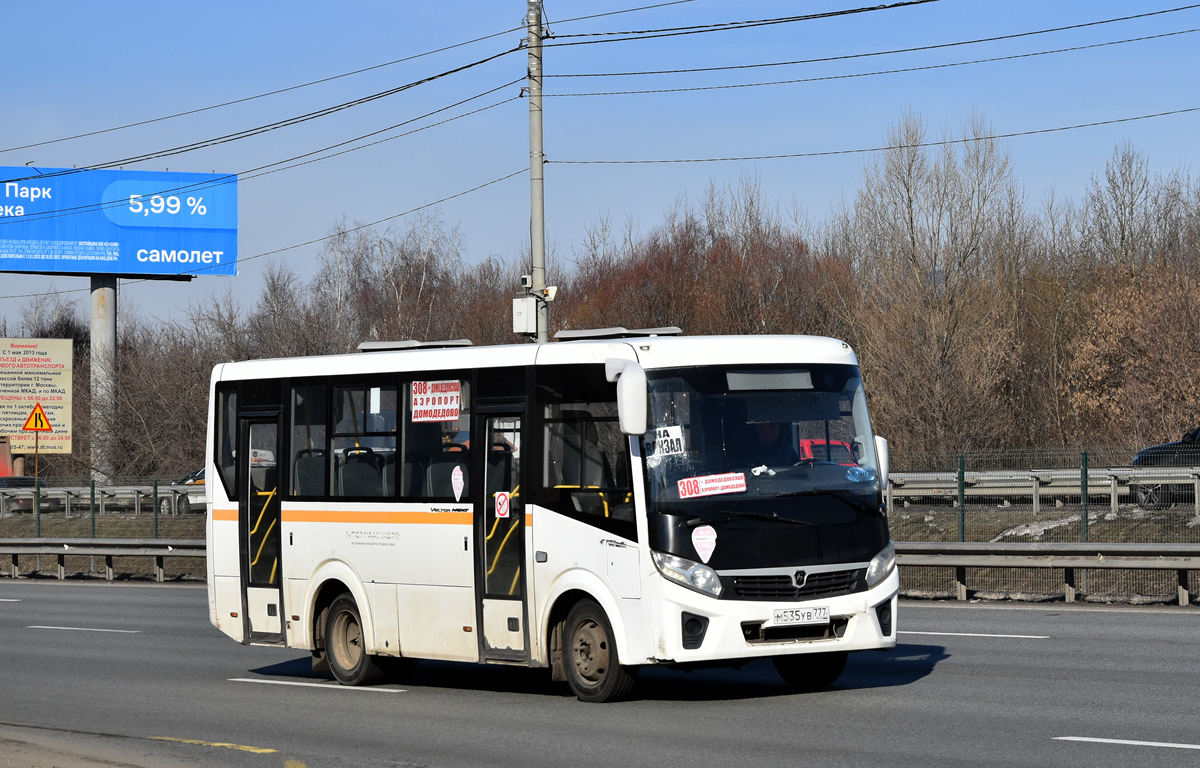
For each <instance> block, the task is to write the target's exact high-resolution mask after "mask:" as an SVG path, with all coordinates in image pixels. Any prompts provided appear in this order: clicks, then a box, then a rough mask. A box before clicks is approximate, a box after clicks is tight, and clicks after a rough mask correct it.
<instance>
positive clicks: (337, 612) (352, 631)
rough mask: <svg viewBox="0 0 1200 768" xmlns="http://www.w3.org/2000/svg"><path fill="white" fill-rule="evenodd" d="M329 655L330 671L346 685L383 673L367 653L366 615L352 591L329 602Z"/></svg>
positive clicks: (366, 682)
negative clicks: (363, 613)
mask: <svg viewBox="0 0 1200 768" xmlns="http://www.w3.org/2000/svg"><path fill="white" fill-rule="evenodd" d="M325 658H326V660H327V661H328V662H329V671H330V672H332V673H333V676H334V677H335V678H336V679H337V681H338V682H339V683H341V684H342V685H366V684H368V683H373V682H375V681H376V680H378V679H379V677H380V672H379V667H378V666H377V665H376V664H375V660H374V658H373V657H372V656H371V655H370V654H369V653H367V647H366V638H365V637H364V636H363V627H362V615H361V614H360V613H359V612H358V605H357V604H356V603H355V602H354V598H353V597H351V596H350V595H349V594H342V595H338V596H337V598H335V599H334V601H333V603H331V604H330V606H329V616H328V618H327V619H326V623H325Z"/></svg>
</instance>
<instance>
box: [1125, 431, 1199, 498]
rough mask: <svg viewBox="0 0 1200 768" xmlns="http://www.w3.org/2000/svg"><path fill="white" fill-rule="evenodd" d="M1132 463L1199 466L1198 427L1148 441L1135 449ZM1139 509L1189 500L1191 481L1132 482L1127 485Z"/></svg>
mask: <svg viewBox="0 0 1200 768" xmlns="http://www.w3.org/2000/svg"><path fill="white" fill-rule="evenodd" d="M1130 465H1131V466H1133V467H1142V468H1145V467H1200V427H1197V428H1196V429H1193V430H1191V431H1190V432H1185V433H1184V435H1183V437H1181V438H1180V439H1179V440H1177V441H1176V442H1173V443H1163V444H1161V445H1152V446H1150V447H1149V448H1145V449H1143V450H1141V451H1138V453H1137V455H1136V456H1134V457H1133V461H1131V462H1130ZM1130 491H1131V492H1132V495H1133V497H1134V498H1135V499H1137V504H1138V506H1139V507H1141V508H1142V509H1164V508H1166V507H1169V506H1170V505H1171V504H1173V503H1174V502H1177V501H1193V500H1194V491H1193V484H1192V483H1187V484H1175V483H1136V484H1133V485H1132V486H1131V488H1130Z"/></svg>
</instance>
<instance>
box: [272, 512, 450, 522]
mask: <svg viewBox="0 0 1200 768" xmlns="http://www.w3.org/2000/svg"><path fill="white" fill-rule="evenodd" d="M471 520H472V515H471V513H470V512H366V511H353V512H343V511H333V510H326V509H285V510H283V521H284V522H285V523H378V524H383V525H394V524H397V523H408V524H417V525H470V524H471Z"/></svg>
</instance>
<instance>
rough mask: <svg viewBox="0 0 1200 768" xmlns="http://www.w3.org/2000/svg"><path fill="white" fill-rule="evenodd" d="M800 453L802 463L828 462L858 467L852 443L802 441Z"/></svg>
mask: <svg viewBox="0 0 1200 768" xmlns="http://www.w3.org/2000/svg"><path fill="white" fill-rule="evenodd" d="M799 451H800V461H828V462H832V463H834V464H844V465H845V466H847V467H854V466H858V462H857V461H855V460H854V450H853V449H852V448H851V447H850V443H847V442H843V441H841V440H830V441H828V442H826V441H825V440H801V441H800V443H799Z"/></svg>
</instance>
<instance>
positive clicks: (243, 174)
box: [0, 77, 524, 231]
mask: <svg viewBox="0 0 1200 768" xmlns="http://www.w3.org/2000/svg"><path fill="white" fill-rule="evenodd" d="M522 80H524V78H523V77H522V78H518V79H517V80H512V81H510V82H507V83H504V84H503V85H499V86H497V87H495V88H492V89H490V90H487V91H483V92H482V93H478V94H476V95H474V96H471V97H469V98H466V99H462V100H461V101H457V102H455V103H454V104H448V105H447V106H444V107H441V108H439V109H435V110H433V111H431V112H426V113H425V114H423V115H418V116H417V117H413V118H409V119H408V120H404V121H402V122H399V123H396V124H395V125H390V126H388V127H386V128H381V129H379V130H376V131H371V132H370V133H366V134H363V135H361V136H356V137H354V138H352V139H347V140H345V141H341V142H338V143H336V144H331V145H329V146H326V147H322V148H320V149H316V150H313V151H311V152H305V153H303V154H300V155H294V156H292V157H288V158H284V159H283V160H277V161H275V162H273V163H267V164H266V165H260V166H257V167H255V168H248V169H246V170H243V171H238V172H237V173H235V174H228V175H224V176H221V177H220V178H217V179H209V180H206V181H199V182H196V183H194V184H185V185H183V186H181V187H173V188H169V189H163V190H160V191H159V192H157V193H155V194H157V195H175V194H181V193H185V192H199V191H203V190H205V189H212V188H214V187H220V186H224V185H226V184H232V183H235V182H239V181H244V180H247V179H254V178H258V177H260V176H267V175H270V174H272V173H278V172H279V171H284V170H288V169H291V168H297V167H299V166H302V165H308V164H310V163H315V162H318V161H320V160H327V159H329V158H332V157H337V156H339V155H344V154H349V153H350V152H355V151H357V150H360V149H366V148H367V147H372V146H375V145H377V144H382V143H384V142H387V141H392V140H393V139H399V138H402V137H404V136H411V135H412V134H414V133H420V132H421V131H425V130H428V129H430V128H435V127H437V126H439V125H445V124H446V123H450V122H453V121H455V120H460V119H462V118H464V117H469V116H471V115H475V114H478V113H480V112H483V111H486V110H488V109H492V108H494V107H498V106H500V105H501V104H507V103H508V102H510V101H515V100H517V99H518V98H520V97H519V96H513V97H511V98H508V99H504V100H503V101H499V102H496V103H494V104H491V105H489V106H486V107H481V108H480V109H476V110H472V111H471V112H465V113H463V114H461V115H456V116H454V117H451V118H448V119H446V120H442V121H440V122H437V123H431V124H430V125H426V126H422V127H420V128H417V129H415V130H412V131H407V132H405V133H401V134H397V135H396V136H389V137H388V138H385V139H380V140H379V141H374V142H371V143H369V144H363V145H362V146H358V147H352V148H350V149H346V150H342V151H341V152H335V153H333V154H330V155H326V156H324V157H317V158H313V159H311V160H306V161H304V162H301V163H294V161H296V160H302V159H304V158H306V157H311V156H312V155H317V154H320V153H322V152H328V151H329V150H332V149H337V148H338V147H344V146H346V145H347V144H353V143H354V142H356V141H362V140H363V139H368V138H370V137H372V136H378V135H379V134H381V133H387V132H388V131H392V130H395V129H396V128H401V127H403V126H405V125H410V124H412V123H415V122H417V121H418V120H424V119H425V118H427V117H432V116H433V115H436V114H439V113H441V112H445V111H446V110H449V109H453V108H455V107H459V106H462V105H463V104H466V103H468V102H471V101H474V100H476V99H479V98H482V97H484V96H488V95H490V94H492V93H495V92H496V91H499V90H502V89H504V88H507V87H509V86H511V85H515V84H516V83H519V82H521V81H522ZM287 163H293V164H292V165H286V164H287ZM276 166H283V167H276ZM268 168H272V169H273V170H266V169H268ZM258 171H262V172H261V173H258ZM247 174H250V175H247ZM40 178H45V176H43V177H40ZM125 205H127V201H126V200H124V199H121V200H112V201H109V202H107V203H104V202H101V203H89V204H87V205H80V206H75V207H72V208H58V209H55V210H52V211H44V212H39V213H33V214H29V215H26V216H24V217H22V218H20V219H18V218H5V219H0V226H4V225H6V224H20V223H21V222H22V221H40V220H43V219H53V218H59V217H63V216H75V215H78V214H81V213H89V212H91V211H99V210H105V209H108V208H121V207H124V206H125ZM0 231H2V230H0Z"/></svg>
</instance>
